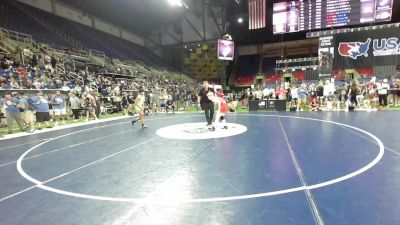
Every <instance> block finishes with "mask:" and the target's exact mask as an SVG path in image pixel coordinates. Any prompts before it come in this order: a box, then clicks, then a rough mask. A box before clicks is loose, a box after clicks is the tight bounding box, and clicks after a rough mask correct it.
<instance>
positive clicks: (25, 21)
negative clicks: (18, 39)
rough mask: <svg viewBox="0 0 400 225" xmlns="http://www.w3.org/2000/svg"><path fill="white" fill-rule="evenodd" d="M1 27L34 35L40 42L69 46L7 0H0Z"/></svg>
mask: <svg viewBox="0 0 400 225" xmlns="http://www.w3.org/2000/svg"><path fill="white" fill-rule="evenodd" d="M0 26H1V27H4V28H5V29H9V30H13V31H18V32H21V33H25V34H29V35H32V37H33V38H34V39H35V40H36V41H38V42H45V43H49V44H56V45H61V46H69V44H68V42H66V41H65V40H63V39H61V38H60V37H59V36H58V35H57V34H55V33H53V32H51V31H50V30H49V29H47V28H46V27H44V26H43V25H42V24H40V23H39V22H38V21H36V20H35V19H33V18H31V17H29V16H28V15H26V14H25V13H24V12H23V11H22V10H20V9H18V8H17V7H15V6H13V5H12V4H10V1H7V0H0Z"/></svg>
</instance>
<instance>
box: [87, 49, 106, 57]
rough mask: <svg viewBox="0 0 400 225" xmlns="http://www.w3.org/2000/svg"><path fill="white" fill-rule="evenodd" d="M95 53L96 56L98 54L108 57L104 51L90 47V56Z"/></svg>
mask: <svg viewBox="0 0 400 225" xmlns="http://www.w3.org/2000/svg"><path fill="white" fill-rule="evenodd" d="M91 55H94V56H98V57H103V58H104V57H106V54H105V53H104V52H102V51H97V50H94V49H89V56H91Z"/></svg>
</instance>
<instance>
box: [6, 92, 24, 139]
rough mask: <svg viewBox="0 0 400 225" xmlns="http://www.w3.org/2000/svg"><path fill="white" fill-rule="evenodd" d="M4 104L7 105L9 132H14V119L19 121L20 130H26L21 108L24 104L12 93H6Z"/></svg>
mask: <svg viewBox="0 0 400 225" xmlns="http://www.w3.org/2000/svg"><path fill="white" fill-rule="evenodd" d="M4 105H5V107H6V118H7V128H8V134H12V133H13V129H12V127H13V122H14V120H15V121H16V122H17V124H18V127H19V129H20V131H22V132H23V131H25V129H24V125H23V124H22V120H21V113H20V109H21V108H23V106H22V105H21V104H20V101H19V100H18V99H17V98H14V97H12V96H11V95H10V94H6V95H5V99H4Z"/></svg>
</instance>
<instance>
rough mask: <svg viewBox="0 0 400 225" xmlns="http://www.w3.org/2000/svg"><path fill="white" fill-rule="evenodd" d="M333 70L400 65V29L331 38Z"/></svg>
mask: <svg viewBox="0 0 400 225" xmlns="http://www.w3.org/2000/svg"><path fill="white" fill-rule="evenodd" d="M333 39H334V41H333V42H334V46H335V56H334V63H333V68H334V69H353V68H361V67H374V66H394V65H400V28H399V27H391V28H384V29H377V30H367V31H356V32H351V33H343V34H336V35H334V36H333Z"/></svg>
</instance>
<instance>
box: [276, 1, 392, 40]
mask: <svg viewBox="0 0 400 225" xmlns="http://www.w3.org/2000/svg"><path fill="white" fill-rule="evenodd" d="M392 9H393V0H296V1H285V2H278V3H274V4H273V16H272V21H273V22H272V23H273V33H274V34H282V33H290V32H299V31H308V30H316V29H325V28H331V27H341V26H348V25H359V24H365V23H367V24H368V23H376V22H382V21H390V20H391V19H392Z"/></svg>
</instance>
